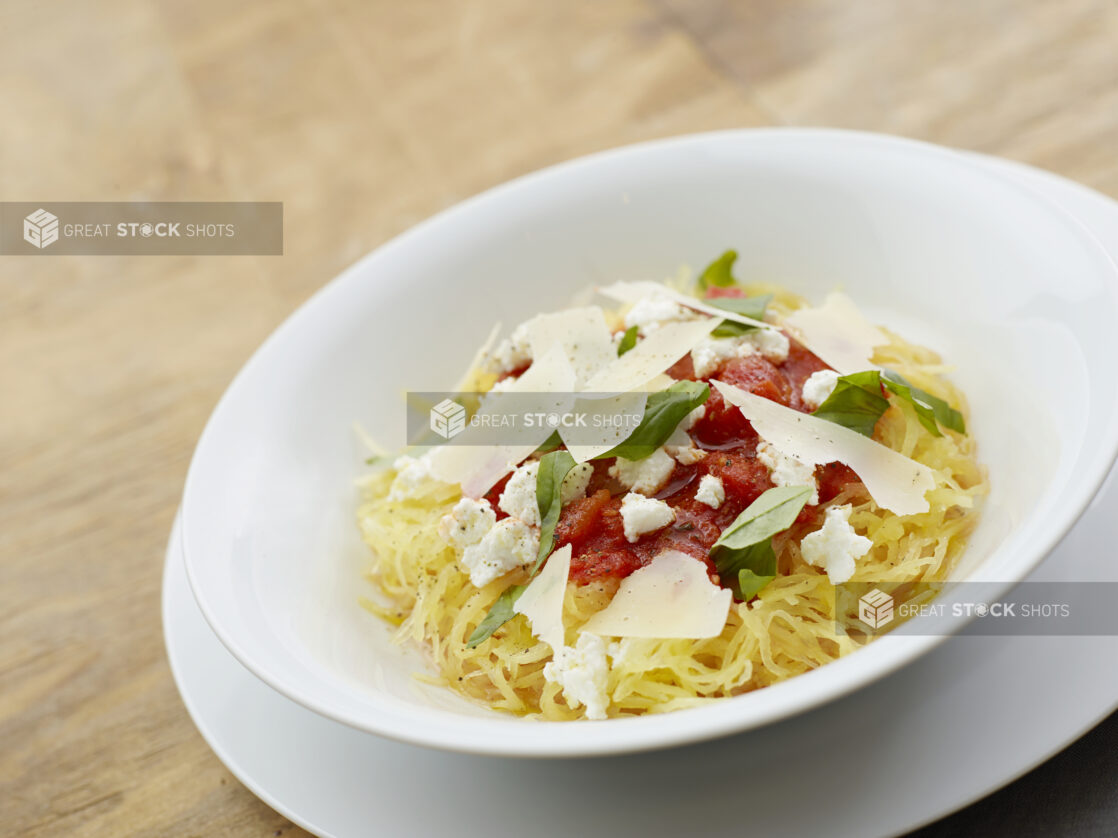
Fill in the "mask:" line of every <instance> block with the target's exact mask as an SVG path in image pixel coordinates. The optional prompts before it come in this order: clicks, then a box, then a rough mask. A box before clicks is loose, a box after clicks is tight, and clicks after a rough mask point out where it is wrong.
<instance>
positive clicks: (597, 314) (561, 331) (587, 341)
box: [524, 306, 617, 383]
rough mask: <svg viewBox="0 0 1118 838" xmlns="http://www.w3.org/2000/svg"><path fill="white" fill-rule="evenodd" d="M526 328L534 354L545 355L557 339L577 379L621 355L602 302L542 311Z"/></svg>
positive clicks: (589, 374) (536, 355)
mask: <svg viewBox="0 0 1118 838" xmlns="http://www.w3.org/2000/svg"><path fill="white" fill-rule="evenodd" d="M524 328H525V331H526V332H527V333H528V345H529V346H530V347H531V351H532V357H533V358H540V357H542V356H543V355H544V353H545V352H547V351H548V350H549V349H551V347H552V346H554V345H555V344H557V343H558V344H559V345H560V346H562V347H563V351H564V352H565V353H566V355H567V360H568V361H570V363H571V367H572V368H573V369H574V371H575V379H576V382H577V383H581V382H584V381H586V380H587V379H588V378H590V376H592V375H593V374H594V373H596V372H597V371H598V370H600V369H601V368H602V367H605V366H607V365H608V364H610V363H611V362H612V361H615V360H616V359H617V349H616V348H615V347H614V345H613V336H612V335H611V334H610V331H609V327H608V326H607V325H606V318H605V315H604V314H603V313H602V310H601V309H600V308H599V307H598V306H587V307H586V308H571V309H566V310H564V311H558V312H555V313H554V314H541V315H538V316H536V317H533V318H532V319H531V320H529V321H528V322H527V323H525V324H524Z"/></svg>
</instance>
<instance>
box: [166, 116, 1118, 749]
mask: <svg viewBox="0 0 1118 838" xmlns="http://www.w3.org/2000/svg"><path fill="white" fill-rule="evenodd" d="M375 198H376V196H370V200H375ZM728 247H733V248H736V249H737V250H738V251H739V253H740V254H741V258H740V260H739V263H738V267H737V272H738V274H739V276H740V277H742V278H745V279H748V280H755V279H764V280H772V281H776V282H780V283H783V284H785V285H786V286H788V287H789V288H792V289H794V290H796V291H798V292H800V293H802V294H804V295H806V296H807V297H809V298H812V299H815V300H819V299H820V298H821V297H822V295H823V294H824V293H825V292H826V291H828V290H830V289H832V288H834V287H835V286H843V287H844V288H845V289H846V290H847V291H848V293H849V294H850V295H851V296H852V297H853V298H854V299H855V300H856V301H857V302H859V303H860V304H861V305H862V306H863V308H864V309H865V310H866V312H867V313H868V314H869V315H870V316H871V318H872V319H874V320H875V321H878V322H881V323H885V324H888V325H889V326H891V327H893V328H894V329H895V330H896V331H899V332H900V333H902V334H904V335H906V336H908V337H910V338H912V339H914V340H917V341H920V342H924V343H926V344H928V345H930V346H933V347H935V348H937V349H939V350H940V351H941V352H942V353H943V355H944V356H945V358H946V359H947V361H949V362H951V363H954V364H957V365H958V372H957V373H955V375H954V378H955V380H956V381H957V382H958V383H959V384H960V385H961V386H962V387H963V388H964V389H965V391H966V393H967V394H968V396H969V398H970V402H971V407H972V412H973V419H972V422H971V431H972V433H973V434H974V435H975V436H976V437H977V439H978V442H979V444H980V449H979V451H980V457H981V459H982V461H983V462H985V463H986V464H987V465H988V466H989V470H990V479H991V483H992V494H991V496H990V499H989V502H988V504H987V507H986V510H985V513H984V517H983V520H982V523H981V525H980V527H979V529H978V531H977V532H976V533H975V534H974V536H973V537H972V539H971V542H970V545H969V547H968V549H967V551H966V554H965V556H964V559H963V563H962V567H961V573H962V574H963V575H965V576H966V577H967V578H974V579H983V580H990V581H996V582H1001V583H1003V584H1002V585H1001V586H1000V588H999V586H993V587H994V588H998V589H999V591H1004V590H1007V589H1008V588H1009V587H1010V586H1011V585H1012V584H1013V583H1015V582H1017V581H1019V580H1020V579H1022V578H1023V577H1024V576H1025V575H1026V574H1027V573H1028V572H1029V571H1030V570H1031V569H1032V568H1033V567H1035V566H1036V565H1037V563H1038V562H1039V561H1040V560H1041V559H1042V558H1043V557H1044V556H1045V555H1046V554H1047V553H1048V551H1049V550H1050V549H1051V548H1052V547H1053V546H1054V545H1055V544H1056V543H1057V541H1058V540H1059V539H1060V538H1061V537H1062V536H1063V535H1064V533H1066V532H1067V530H1068V528H1069V527H1070V526H1071V525H1072V523H1074V521H1075V520H1076V518H1077V517H1078V516H1079V514H1080V512H1082V510H1083V509H1084V508H1085V506H1086V504H1087V503H1088V501H1089V500H1090V499H1091V497H1092V496H1093V495H1094V493H1095V491H1096V489H1097V488H1098V486H1099V485H1100V483H1101V481H1102V479H1103V477H1104V476H1105V474H1106V472H1107V469H1108V468H1109V466H1110V464H1111V462H1112V461H1113V459H1114V457H1115V453H1116V451H1118V375H1115V359H1116V358H1118V294H1116V289H1118V281H1116V276H1115V268H1114V265H1113V264H1112V263H1111V261H1110V259H1109V257H1108V256H1107V255H1106V254H1105V252H1104V251H1103V250H1102V249H1101V248H1100V247H1099V246H1098V245H1097V243H1096V242H1095V241H1094V239H1092V238H1091V237H1090V236H1089V235H1088V234H1087V233H1086V232H1085V231H1084V230H1083V229H1082V228H1081V227H1080V226H1079V225H1078V223H1077V222H1076V221H1075V220H1074V219H1072V218H1070V217H1069V216H1067V215H1065V214H1064V213H1063V212H1062V211H1061V210H1059V209H1058V208H1056V207H1055V206H1053V205H1051V204H1049V203H1047V202H1045V201H1044V200H1043V199H1041V198H1040V197H1038V196H1037V195H1035V194H1033V193H1032V192H1030V191H1029V190H1028V189H1026V188H1024V187H1022V186H1019V185H1017V184H1016V183H1015V182H1011V181H1010V180H1005V179H1002V178H1001V177H1000V176H998V175H995V174H992V173H991V172H989V171H988V170H986V169H985V168H982V167H981V166H980V165H979V164H977V163H975V162H972V161H971V160H968V159H965V158H963V157H962V156H961V155H957V154H955V153H953V152H949V151H946V150H942V149H938V148H935V147H932V146H927V145H923V144H919V143H914V142H910V141H904V140H898V139H892V138H885V137H877V136H869V135H861V134H851V133H846V132H835V131H817V130H809V131H798V130H765V131H742V132H730V133H720V134H711V135H703V136H696V137H684V138H680V139H673V140H667V141H661V142H654V143H650V144H646V145H639V146H634V147H631V148H625V149H621V150H617V151H612V152H607V153H604V154H598V155H594V156H591V157H588V158H584V159H581V160H576V161H574V162H571V163H567V164H564V165H561V166H557V167H555V168H552V169H548V170H545V171H543V172H539V173H537V174H533V175H529V176H527V177H524V178H521V179H519V180H516V181H513V182H512V183H509V184H506V185H504V186H501V187H498V188H496V189H494V190H492V191H490V192H487V193H485V194H483V195H480V196H478V197H475V198H472V199H470V200H468V201H466V202H465V203H463V204H460V205H459V206H457V207H454V208H452V209H450V210H447V211H446V212H443V213H441V214H440V215H438V216H436V217H434V218H432V219H430V220H428V221H426V222H424V223H423V224H420V225H419V226H417V227H415V228H414V229H412V230H411V231H409V232H407V233H405V234H403V235H402V236H400V237H398V238H396V239H395V240H393V241H392V242H389V243H388V244H386V245H384V246H383V247H381V248H379V249H378V250H377V251H376V252H374V253H372V254H371V255H369V256H368V257H366V258H365V259H363V260H362V261H360V262H359V263H358V264H356V265H355V266H353V267H352V268H350V269H349V270H348V271H346V272H345V273H344V274H342V275H341V276H340V277H338V278H337V279H336V280H335V281H333V282H332V283H330V284H329V285H328V286H327V287H326V288H324V289H323V290H322V291H321V292H319V293H318V294H317V295H316V296H315V297H314V298H313V299H311V300H310V301H309V302H308V303H307V304H306V305H304V306H303V307H302V308H300V309H299V311H297V312H296V313H295V314H294V315H293V316H292V317H291V318H290V319H288V320H287V322H285V323H284V324H283V325H282V326H281V327H280V328H279V329H278V330H277V331H276V332H275V334H273V335H272V336H271V337H270V338H269V339H268V340H267V341H266V342H265V343H264V345H263V346H262V347H261V348H260V350H259V351H258V352H257V353H256V355H255V356H253V358H252V359H251V360H250V361H249V363H248V364H247V365H246V366H245V368H244V369H243V370H242V371H241V373H240V375H239V376H238V377H237V379H236V380H235V381H234V382H233V384H232V385H231V386H230V388H229V390H228V392H226V394H225V396H224V397H223V398H222V400H221V403H220V404H219V405H218V407H217V409H216V410H215V411H214V414H213V417H212V418H211V419H210V422H209V424H208V425H207V427H206V430H205V432H204V433H203V435H202V438H201V440H200V442H199V444H198V449H197V451H196V452H195V455H194V460H193V462H192V464H191V467H190V473H189V476H188V479H187V483H186V491H185V499H184V502H183V546H184V549H185V554H186V566H187V570H188V573H189V576H190V582H191V585H192V587H193V589H194V593H195V595H196V597H197V599H198V603H199V605H200V606H201V608H202V611H203V613H204V614H205V616H206V619H207V620H208V621H209V623H210V625H211V626H212V627H213V629H214V631H215V632H216V633H217V635H218V636H219V637H220V638H221V639H222V641H223V642H224V643H225V645H226V646H228V648H229V649H230V651H231V652H232V653H233V654H234V655H236V657H237V658H238V659H239V660H240V661H241V662H242V663H243V664H244V665H245V666H247V667H248V668H249V669H250V670H251V671H252V672H254V673H255V674H256V675H257V676H259V677H260V678H261V679H262V680H264V681H265V682H267V683H268V684H270V685H271V686H273V687H274V688H275V689H277V690H279V691H280V692H282V693H283V694H285V695H287V696H288V697H290V698H292V699H294V700H295V701H297V702H299V703H301V704H303V705H305V706H307V707H309V708H310V709H312V710H315V711H317V712H319V713H321V714H323V715H325V716H328V717H330V718H333V719H336V720H338V721H341V722H344V723H346V724H349V725H352V726H353V727H356V728H360V729H363V730H367V731H372V732H374V733H379V734H383V735H387V736H391V737H394V738H397V739H402V740H407V741H411V742H416V743H421V744H425V745H431V746H435V747H441V748H449V749H454V750H463V751H473V752H478V753H488V754H510V755H511V754H516V755H530V756H560V755H563V756H566V755H588V754H604V753H618V752H624V751H636V750H641V749H649V748H656V747H662V746H666V745H671V744H677V743H682V742H688V741H694V740H699V739H704V738H709V737H713V736H716V735H720V734H725V733H728V732H731V731H738V730H743V729H746V728H749V727H753V726H757V725H760V724H764V723H767V722H770V721H773V720H775V719H777V718H781V717H784V716H788V715H790V714H792V713H796V712H799V711H802V710H804V709H806V708H808V707H811V706H814V705H817V704H820V703H821V702H824V701H827V700H829V699H832V698H835V697H837V696H839V695H841V694H844V693H846V692H849V691H850V690H853V689H855V688H857V687H859V686H862V685H864V684H866V683H868V682H870V681H871V680H873V679H876V678H878V677H881V676H882V675H884V674H886V673H888V672H890V671H892V670H895V669H896V668H897V667H899V666H901V665H903V664H905V663H907V662H909V661H911V660H913V659H914V658H915V657H916V656H918V655H920V654H921V653H923V652H926V651H927V650H929V649H930V648H932V647H933V646H934V645H935V644H936V643H938V642H939V641H940V640H941V639H942V637H919V636H904V637H901V636H896V635H894V636H887V637H884V638H882V639H879V640H877V641H876V642H874V643H872V644H870V645H869V646H868V647H867V648H866V649H863V650H861V651H858V652H856V653H855V654H853V655H851V656H849V657H847V658H844V659H842V660H840V661H837V662H835V663H832V664H830V665H828V666H825V667H822V668H821V669H819V670H816V671H814V672H811V673H808V674H806V675H802V676H799V677H797V678H793V679H791V680H789V681H787V682H785V683H782V684H778V685H776V686H773V687H769V688H767V689H764V690H760V691H758V692H755V693H751V694H748V695H744V696H740V697H737V698H733V699H729V700H726V701H721V702H714V703H712V704H711V705H709V706H705V707H701V708H696V709H693V710H686V711H680V712H675V713H668V714H663V715H657V716H648V717H643V718H637V719H622V720H609V721H605V722H580V723H547V722H529V721H525V720H522V719H517V718H513V717H510V716H505V715H501V714H498V713H496V712H492V711H489V710H487V709H484V708H480V707H477V706H475V705H473V704H471V703H469V702H467V701H465V700H463V699H460V698H459V697H457V696H456V695H454V694H452V693H451V692H450V691H449V690H446V689H443V688H438V687H430V686H425V685H423V684H421V683H419V682H417V681H416V680H415V679H414V678H413V677H412V676H413V673H414V672H415V671H417V670H421V669H423V662H422V659H421V658H420V656H419V655H418V654H416V653H414V652H405V651H402V650H401V649H400V648H399V647H397V646H395V645H393V644H392V643H391V641H390V638H389V630H388V628H387V627H386V626H384V625H382V624H381V623H380V622H378V621H377V620H376V619H375V618H373V617H371V616H370V615H368V614H367V613H366V612H365V611H363V610H362V609H361V608H360V607H359V605H358V598H359V596H361V595H363V594H365V593H367V590H366V587H365V585H366V583H365V582H364V581H363V580H362V579H361V575H360V569H361V566H362V563H363V561H364V559H365V547H364V545H363V544H362V542H361V540H360V538H359V537H358V535H357V530H356V526H355V523H354V506H355V491H354V489H353V479H354V477H355V476H356V475H358V474H359V473H360V472H361V471H362V468H363V467H362V464H361V456H362V454H361V452H360V450H359V449H358V446H357V444H356V443H355V441H354V438H353V434H352V432H351V426H352V423H353V422H355V421H356V422H359V423H361V424H362V425H363V426H364V427H365V428H367V429H368V430H369V431H370V432H371V433H372V434H373V435H374V436H375V437H377V438H379V439H380V440H382V441H385V442H388V443H391V444H402V443H403V435H404V408H403V404H402V399H401V394H402V392H403V391H405V390H419V391H422V390H439V389H446V388H448V387H450V386H451V385H452V383H453V381H454V380H456V378H457V376H458V374H459V373H460V372H461V368H462V367H463V365H464V364H465V363H466V362H467V360H468V359H469V358H470V356H471V354H472V352H473V350H474V348H475V347H476V346H477V345H478V344H479V343H480V342H481V340H482V339H483V337H484V336H485V335H486V334H487V333H488V331H489V329H490V327H491V326H492V323H493V321H494V320H497V319H500V320H503V321H504V322H505V324H506V327H510V326H511V325H512V324H515V323H516V322H519V320H521V319H523V318H525V317H527V316H530V315H532V314H534V313H536V312H538V311H541V310H548V309H552V308H555V307H558V306H562V305H565V304H566V303H567V301H568V299H569V297H570V296H571V294H572V293H573V292H575V291H576V290H578V289H581V288H583V287H585V286H586V285H588V284H591V283H599V282H608V281H613V280H620V279H644V278H660V277H663V276H665V275H667V274H670V273H673V272H674V271H675V270H676V269H677V267H678V266H679V265H680V264H683V263H686V264H689V265H691V266H693V267H695V266H701V265H702V264H703V263H704V262H705V261H707V260H709V259H711V258H713V256H715V255H717V254H718V253H720V252H721V251H722V250H724V249H726V248H728ZM963 622H964V621H963V620H958V621H956V622H955V623H954V624H953V628H956V629H957V628H958V627H961V625H962V624H963Z"/></svg>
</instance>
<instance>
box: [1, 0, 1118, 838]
mask: <svg viewBox="0 0 1118 838" xmlns="http://www.w3.org/2000/svg"><path fill="white" fill-rule="evenodd" d="M1116 44H1118V5H1116V4H1115V3H1113V2H1106V0H1054V1H1053V2H1020V0H967V1H966V2H962V1H961V0H960V1H959V2H943V0H906V2H898V1H897V0H881V2H877V0H869V2H867V1H866V0H860V1H859V0H818V2H806V0H803V1H801V0H753V2H749V3H737V4H733V3H729V2H720V1H719V0H701V1H700V2H683V0H621V2H593V0H580V2H520V3H517V2H512V0H454V1H453V2H450V1H449V0H448V2H433V1H430V0H423V1H422V2H417V0H410V2H407V3H404V2H392V0H382V1H381V2H373V3H370V2H364V0H276V2H270V3H268V2H262V3H252V4H249V3H230V2H228V0H192V2H179V0H159V2H153V3H134V2H127V1H126V0H103V2H100V3H81V2H76V0H74V2H70V3H61V4H50V3H44V2H42V0H6V2H5V3H4V5H3V8H2V10H0V199H3V200H31V201H35V200H139V199H145V200H188V199H190V200H276V201H283V202H284V205H285V215H286V224H285V228H286V252H285V255H284V256H282V257H248V256H243V257H146V258H139V257H131V258H129V257H97V258H90V257H86V258H82V257H73V256H70V257H67V256H58V257H55V258H21V257H0V381H2V382H3V397H2V398H0V419H2V425H0V427H2V429H3V434H2V437H0V554H2V557H3V566H2V567H3V602H2V604H3V608H2V610H0V621H2V626H3V634H2V638H0V639H2V652H0V681H2V689H3V695H2V698H0V814H2V819H0V823H2V824H3V829H5V830H11V833H12V834H21V835H33V836H39V835H65V836H84V835H218V834H222V835H279V834H280V833H281V832H282V834H284V835H294V834H299V830H298V829H296V828H295V827H293V826H291V825H290V824H289V823H287V822H286V821H285V820H284V818H282V817H280V816H279V815H277V814H275V813H274V812H272V811H271V810H270V809H268V808H267V807H266V806H265V805H264V804H262V803H260V802H258V801H257V800H256V799H255V798H254V797H253V796H252V795H251V794H250V793H249V792H247V791H246V790H245V789H244V788H243V787H241V786H240V785H239V784H238V783H237V782H236V781H235V780H234V779H232V778H231V776H230V775H229V774H228V772H227V771H226V770H225V769H224V767H223V766H222V765H221V763H220V762H218V760H217V758H216V757H215V756H214V755H213V754H212V753H211V752H210V751H209V749H208V748H207V747H206V745H205V744H204V743H203V741H202V740H201V738H200V737H199V735H198V734H197V733H196V731H195V729H194V727H193V725H192V724H191V722H190V720H189V719H188V718H187V715H186V712H185V710H184V709H183V706H182V704H181V702H180V701H179V698H178V694H177V693H176V691H175V687H174V685H173V683H172V681H171V677H170V673H169V671H168V666H167V661H166V658H165V656H164V651H163V644H162V636H161V631H160V618H159V590H160V573H161V569H162V560H163V550H164V546H165V542H166V538H167V533H168V530H169V527H170V524H171V520H172V517H173V515H174V512H175V508H176V505H177V503H178V499H179V495H180V492H181V488H182V481H183V476H184V473H185V470H186V467H187V463H188V461H189V457H190V453H191V449H192V448H193V446H194V443H195V441H196V439H197V437H198V434H199V432H200V431H201V428H202V425H203V423H204V421H205V419H206V417H207V415H208V414H209V412H210V410H211V409H212V407H213V406H214V403H215V401H216V400H217V398H218V396H219V395H220V393H221V392H222V390H223V389H224V388H225V386H226V385H227V384H228V383H229V381H230V379H231V377H232V376H233V374H234V373H235V371H236V370H237V368H238V367H239V366H240V365H241V364H242V363H243V362H244V360H245V359H246V357H247V356H248V355H249V353H250V352H251V351H252V349H253V348H254V347H255V346H256V345H257V344H258V343H259V342H260V341H261V340H262V339H263V338H264V336H265V335H267V334H268V332H270V331H271V330H272V328H273V327H274V326H275V325H276V324H277V323H278V322H279V321H280V320H281V319H282V318H283V317H284V316H285V315H286V314H288V313H289V312H290V311H292V310H293V309H294V308H295V307H296V306H298V305H299V304H300V303H301V302H302V301H303V300H304V299H305V298H306V297H307V296H308V295H309V294H310V293H311V292H312V291H314V290H315V289H316V288H318V287H319V286H320V285H321V284H323V283H324V282H326V281H327V280H328V279H330V278H331V277H332V276H334V274H336V273H337V272H338V271H339V270H341V269H342V268H343V267H345V266H346V265H348V264H349V263H350V262H352V261H354V260H355V259H357V258H358V257H359V256H361V255H362V254H364V253H365V252H366V251H368V250H370V249H371V248H373V247H376V246H377V245H378V244H380V243H381V242H383V241H384V240H386V239H387V238H389V237H390V236H392V235H394V234H395V233H398V232H400V231H401V230H403V229H405V228H406V227H408V226H410V225H412V224H414V223H415V222H416V221H418V220H420V219H421V218H423V217H425V216H427V215H430V214H431V213H433V212H435V211H436V210H439V209H440V208H442V207H445V206H447V205H449V204H452V203H454V202H456V201H458V200H460V199H462V198H464V197H466V196H468V195H470V194H473V193H475V192H477V191H479V190H481V189H484V188H486V187H488V186H491V185H493V184H495V183H498V182H500V181H503V180H505V179H507V178H509V177H512V176H514V175H517V174H520V173H522V172H526V171H529V170H531V169H535V168H537V167H540V166H544V165H547V164H549V163H553V162H555V161H558V160H563V159H566V158H569V157H572V156H575V155H579V154H583V153H585V152H589V151H594V150H596V149H602V148H606V147H609V146H615V145H619V144H623V143H629V142H633V141H636V140H642V139H646V138H650V137H659V136H665V135H671V134H679V133H685V132H692V131H703V130H708V129H716V128H727V127H739V126H754V125H769V124H787V125H833V126H843V127H851V128H861V129H868V130H875V131H886V132H892V133H897V134H903V135H907V136H912V137H919V138H923V139H927V140H931V141H934V142H938V143H944V144H948V145H952V146H960V147H964V148H969V149H975V150H979V151H984V152H989V153H994V154H1000V155H1004V156H1007V157H1011V158H1015V159H1018V160H1022V161H1025V162H1028V163H1032V164H1034V165H1038V166H1042V167H1044V168H1048V169H1052V170H1054V171H1056V172H1059V173H1061V174H1064V175H1067V176H1069V177H1072V178H1074V179H1076V180H1079V181H1082V182H1084V183H1086V184H1088V185H1090V186H1093V187H1095V188H1096V189H1099V190H1101V191H1103V192H1107V193H1109V194H1111V195H1114V196H1118V154H1116V152H1118V47H1116Z"/></svg>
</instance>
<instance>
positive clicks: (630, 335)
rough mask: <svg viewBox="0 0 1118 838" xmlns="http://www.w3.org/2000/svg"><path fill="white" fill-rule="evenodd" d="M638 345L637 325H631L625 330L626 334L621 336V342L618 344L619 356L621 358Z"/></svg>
mask: <svg viewBox="0 0 1118 838" xmlns="http://www.w3.org/2000/svg"><path fill="white" fill-rule="evenodd" d="M636 345H637V327H636V326H630V327H629V328H628V329H626V330H625V334H623V335H622V336H621V342H620V343H619V344H617V357H618V358H620V357H621V356H622V355H624V354H625V353H626V352H628V351H629V350H630V349H632V348H633V347H634V346H636Z"/></svg>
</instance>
